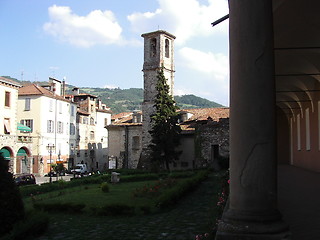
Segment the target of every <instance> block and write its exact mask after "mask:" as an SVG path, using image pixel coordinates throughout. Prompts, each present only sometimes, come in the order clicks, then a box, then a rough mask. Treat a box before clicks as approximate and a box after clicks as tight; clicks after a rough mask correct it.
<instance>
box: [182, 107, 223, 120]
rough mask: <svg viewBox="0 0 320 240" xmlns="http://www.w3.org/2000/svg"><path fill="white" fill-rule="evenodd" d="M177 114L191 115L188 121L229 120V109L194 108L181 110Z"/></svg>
mask: <svg viewBox="0 0 320 240" xmlns="http://www.w3.org/2000/svg"><path fill="white" fill-rule="evenodd" d="M179 112H187V113H191V114H193V116H192V117H191V118H190V119H188V121H202V120H208V118H211V119H212V120H213V121H219V119H220V118H229V108H225V107H224V108H195V109H183V110H180V111H179Z"/></svg>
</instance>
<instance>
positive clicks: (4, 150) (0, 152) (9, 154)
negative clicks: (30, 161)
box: [0, 147, 13, 172]
mask: <svg viewBox="0 0 320 240" xmlns="http://www.w3.org/2000/svg"><path fill="white" fill-rule="evenodd" d="M0 155H2V156H3V157H4V159H5V160H7V163H8V167H9V171H10V172H12V170H13V169H12V165H13V164H12V161H11V160H12V159H13V154H12V151H11V149H10V148H8V147H3V148H1V150H0ZM10 161H11V162H10Z"/></svg>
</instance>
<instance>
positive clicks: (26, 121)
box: [20, 119, 33, 133]
mask: <svg viewBox="0 0 320 240" xmlns="http://www.w3.org/2000/svg"><path fill="white" fill-rule="evenodd" d="M20 123H21V124H23V125H26V126H27V127H29V128H30V129H31V131H30V133H32V131H33V119H22V120H21V121H20Z"/></svg>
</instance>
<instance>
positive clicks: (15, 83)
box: [0, 77, 21, 87]
mask: <svg viewBox="0 0 320 240" xmlns="http://www.w3.org/2000/svg"><path fill="white" fill-rule="evenodd" d="M0 81H1V82H4V83H6V84H9V85H13V86H15V87H21V84H20V83H18V82H16V81H14V80H12V79H9V78H5V77H0Z"/></svg>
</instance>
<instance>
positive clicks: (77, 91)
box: [72, 87, 80, 95]
mask: <svg viewBox="0 0 320 240" xmlns="http://www.w3.org/2000/svg"><path fill="white" fill-rule="evenodd" d="M72 94H73V95H79V94H80V89H79V88H77V87H75V88H73V89H72Z"/></svg>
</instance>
